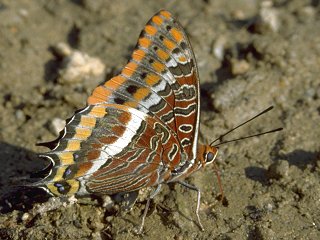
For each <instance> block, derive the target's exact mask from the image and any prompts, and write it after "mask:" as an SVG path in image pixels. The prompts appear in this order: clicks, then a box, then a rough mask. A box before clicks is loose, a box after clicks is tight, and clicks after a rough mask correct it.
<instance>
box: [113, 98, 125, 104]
mask: <svg viewBox="0 0 320 240" xmlns="http://www.w3.org/2000/svg"><path fill="white" fill-rule="evenodd" d="M114 102H115V103H117V104H123V103H124V102H125V100H124V99H122V98H115V99H114Z"/></svg>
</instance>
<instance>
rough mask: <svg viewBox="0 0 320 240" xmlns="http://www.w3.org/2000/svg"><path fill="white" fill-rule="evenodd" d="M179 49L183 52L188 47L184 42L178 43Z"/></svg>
mask: <svg viewBox="0 0 320 240" xmlns="http://www.w3.org/2000/svg"><path fill="white" fill-rule="evenodd" d="M180 47H181V48H182V49H183V50H185V49H187V48H188V46H187V44H186V43H185V42H181V43H180Z"/></svg>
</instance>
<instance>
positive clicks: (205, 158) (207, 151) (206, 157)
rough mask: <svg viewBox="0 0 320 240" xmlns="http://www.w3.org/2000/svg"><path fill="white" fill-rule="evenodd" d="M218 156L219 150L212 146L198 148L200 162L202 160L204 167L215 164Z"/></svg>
mask: <svg viewBox="0 0 320 240" xmlns="http://www.w3.org/2000/svg"><path fill="white" fill-rule="evenodd" d="M217 154H218V148H217V147H213V146H210V145H199V146H198V160H200V162H201V164H202V166H203V167H204V166H205V165H207V164H210V163H213V162H214V160H215V159H216V156H217Z"/></svg>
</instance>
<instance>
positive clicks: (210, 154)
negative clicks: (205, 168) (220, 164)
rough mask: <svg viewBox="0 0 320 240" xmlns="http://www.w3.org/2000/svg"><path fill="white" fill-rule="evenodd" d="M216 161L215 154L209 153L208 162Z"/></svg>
mask: <svg viewBox="0 0 320 240" xmlns="http://www.w3.org/2000/svg"><path fill="white" fill-rule="evenodd" d="M213 160H214V154H213V152H208V153H207V162H212V161H213Z"/></svg>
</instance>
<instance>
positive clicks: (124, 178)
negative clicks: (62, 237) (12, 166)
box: [36, 10, 218, 231]
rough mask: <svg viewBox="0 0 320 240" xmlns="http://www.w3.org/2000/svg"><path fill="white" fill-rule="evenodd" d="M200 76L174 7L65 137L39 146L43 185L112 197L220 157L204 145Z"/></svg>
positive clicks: (157, 19) (59, 191)
mask: <svg viewBox="0 0 320 240" xmlns="http://www.w3.org/2000/svg"><path fill="white" fill-rule="evenodd" d="M199 116H200V93H199V75H198V69H197V65H196V59H195V56H194V53H193V50H192V47H191V44H190V41H189V40H188V37H187V35H186V33H185V31H184V30H183V28H182V26H181V25H180V23H179V22H178V21H177V20H176V19H174V18H173V17H172V15H171V13H169V12H168V11H165V10H161V11H159V12H158V13H157V14H155V15H154V16H153V17H152V18H151V19H150V20H149V21H148V22H147V24H146V26H145V27H144V29H143V30H142V32H141V34H140V36H139V39H138V43H137V45H136V47H135V49H134V51H133V53H132V55H131V58H130V60H129V61H128V63H127V65H126V66H125V67H124V68H123V69H122V71H121V73H120V74H119V75H117V76H115V77H113V78H111V79H110V80H107V81H105V82H104V83H103V84H101V85H100V86H98V87H96V88H95V89H94V90H93V92H92V94H91V96H89V98H88V99H87V106H86V107H85V108H83V109H81V110H78V111H77V112H76V113H75V114H74V115H73V116H72V117H71V118H70V119H68V120H67V121H66V126H65V128H64V129H63V131H61V133H60V136H59V137H58V138H57V139H56V140H54V141H52V142H48V143H42V144H41V145H43V146H47V147H49V148H50V149H51V150H50V151H49V152H46V153H43V154H41V156H42V157H44V158H47V159H49V160H50V163H51V164H50V165H49V166H48V167H47V169H46V170H47V171H48V172H49V173H48V175H47V176H46V177H45V178H44V179H43V180H41V181H39V182H37V183H36V185H37V186H38V187H42V188H44V189H45V190H46V191H47V192H49V193H50V194H52V195H54V196H72V195H76V196H84V195H88V194H98V195H104V194H106V195H113V194H121V193H131V192H136V191H138V190H140V189H142V188H147V187H154V188H155V190H154V192H153V193H151V194H150V197H149V199H148V201H147V206H146V208H145V212H144V215H143V218H142V224H141V227H140V230H139V231H141V230H142V228H143V223H144V219H145V216H146V213H147V209H148V207H149V202H150V199H152V198H154V196H155V195H156V194H157V193H158V192H159V191H160V189H161V185H162V184H165V183H171V182H177V183H180V184H182V185H184V186H186V187H188V188H190V189H192V190H195V191H197V193H198V204H197V209H196V215H197V219H198V224H199V226H200V228H201V229H203V226H202V224H201V222H200V218H199V214H198V211H199V205H200V190H199V189H198V188H197V187H196V186H193V185H190V184H188V183H186V182H184V179H185V178H186V177H188V176H189V175H190V174H192V173H194V172H195V171H197V170H199V169H201V168H203V167H205V166H206V165H207V164H210V163H212V162H214V160H215V158H216V155H217V153H218V149H217V148H216V147H214V146H211V145H203V144H200V143H199V142H198V138H199Z"/></svg>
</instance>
